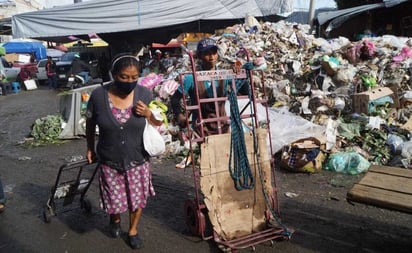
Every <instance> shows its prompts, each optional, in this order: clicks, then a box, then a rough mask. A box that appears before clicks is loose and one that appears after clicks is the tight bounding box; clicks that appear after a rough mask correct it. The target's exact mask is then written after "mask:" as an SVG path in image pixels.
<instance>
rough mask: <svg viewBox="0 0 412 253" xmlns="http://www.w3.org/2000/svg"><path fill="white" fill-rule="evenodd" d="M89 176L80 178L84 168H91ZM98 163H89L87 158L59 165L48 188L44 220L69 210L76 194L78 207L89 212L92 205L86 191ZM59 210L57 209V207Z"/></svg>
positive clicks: (47, 221)
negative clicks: (52, 183) (54, 178)
mask: <svg viewBox="0 0 412 253" xmlns="http://www.w3.org/2000/svg"><path fill="white" fill-rule="evenodd" d="M92 169H93V172H92V175H91V177H90V178H82V176H83V174H84V172H85V170H92ZM97 169H98V164H97V163H92V164H89V162H88V161H87V159H82V160H79V161H75V162H69V163H66V164H63V165H61V166H60V168H59V171H58V174H57V177H56V181H55V183H54V185H53V186H52V187H51V189H50V195H49V198H48V200H47V203H46V206H45V208H44V210H43V219H44V222H46V223H50V222H51V217H53V216H57V214H59V213H65V212H67V211H71V210H73V209H74V208H69V207H70V205H71V204H73V202H74V200H75V199H76V196H79V195H80V197H79V201H80V208H81V209H84V210H85V211H86V212H87V213H90V212H91V209H92V205H91V203H90V201H89V200H88V199H87V198H86V193H87V191H88V190H89V188H90V185H91V184H92V182H93V179H94V177H95V175H96V173H97ZM60 208H61V210H60V211H59V209H60Z"/></svg>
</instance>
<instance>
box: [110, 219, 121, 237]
mask: <svg viewBox="0 0 412 253" xmlns="http://www.w3.org/2000/svg"><path fill="white" fill-rule="evenodd" d="M109 232H110V235H111V236H112V237H113V238H118V237H120V233H121V232H122V229H121V227H120V222H117V223H116V222H112V221H111V222H110V224H109Z"/></svg>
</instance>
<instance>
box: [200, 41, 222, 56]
mask: <svg viewBox="0 0 412 253" xmlns="http://www.w3.org/2000/svg"><path fill="white" fill-rule="evenodd" d="M212 48H215V49H216V50H217V49H218V47H217V44H216V41H215V40H214V39H212V38H205V39H201V40H200V41H199V43H197V50H196V52H197V53H198V54H202V53H204V52H206V51H208V50H210V49H212Z"/></svg>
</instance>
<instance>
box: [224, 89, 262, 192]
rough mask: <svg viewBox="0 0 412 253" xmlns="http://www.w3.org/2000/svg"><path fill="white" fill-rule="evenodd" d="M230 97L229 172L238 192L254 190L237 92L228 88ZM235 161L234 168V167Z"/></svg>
mask: <svg viewBox="0 0 412 253" xmlns="http://www.w3.org/2000/svg"><path fill="white" fill-rule="evenodd" d="M228 92H229V94H228V97H229V102H230V119H231V121H230V127H231V140H230V156H229V171H230V176H231V177H232V179H233V181H234V183H235V188H236V189H237V190H238V191H241V190H243V189H252V188H253V187H254V186H255V181H254V178H253V175H252V171H251V169H250V164H249V159H248V157H247V150H246V143H245V135H244V132H243V127H242V120H241V118H240V113H239V106H238V103H237V97H236V94H235V91H233V89H232V88H231V87H228ZM232 161H233V166H232Z"/></svg>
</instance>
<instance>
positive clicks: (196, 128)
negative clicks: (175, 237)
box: [180, 47, 293, 252]
mask: <svg viewBox="0 0 412 253" xmlns="http://www.w3.org/2000/svg"><path fill="white" fill-rule="evenodd" d="M183 49H184V50H185V51H186V53H187V54H188V55H189V58H190V60H191V63H192V71H191V72H186V73H182V74H181V76H180V79H181V83H182V85H184V82H183V80H184V78H185V75H192V76H193V79H194V82H195V84H196V83H197V82H198V81H200V82H202V81H209V82H210V83H218V81H219V80H231V82H232V85H231V86H232V90H236V80H237V79H248V83H249V85H250V91H249V93H250V94H249V95H247V96H238V95H234V93H233V92H232V93H231V94H229V95H227V96H219V97H218V96H217V95H216V94H217V92H216V89H217V88H215V87H214V85H212V88H213V97H208V98H201V97H200V96H199V94H200V92H199V90H198V89H199V87H198V85H195V90H194V93H195V96H196V99H195V100H196V102H195V104H191V103H190V104H189V103H188V101H189V100H188V99H187V98H186V97H185V94H183V105H184V107H185V114H186V118H187V126H188V129H187V132H188V139H189V141H190V143H189V144H190V145H189V147H190V152H189V158H190V160H191V161H192V163H191V164H192V170H193V178H194V186H195V187H194V188H195V198H194V199H188V200H186V202H185V205H184V215H185V219H186V225H187V227H188V229H189V230H190V232H191V233H193V234H194V235H197V236H200V237H201V238H202V239H203V240H209V239H214V241H215V242H216V243H217V244H218V247H219V248H220V249H222V250H224V251H231V252H237V251H238V250H241V249H245V248H249V247H250V248H252V249H255V246H256V245H258V244H261V243H264V242H270V243H271V244H272V245H273V242H274V241H275V240H282V239H290V237H291V234H292V232H293V231H292V230H291V229H289V228H287V227H286V226H285V225H283V224H282V222H281V220H280V211H279V204H278V198H277V192H278V189H277V186H276V180H275V173H274V160H273V157H272V156H271V154H272V144H271V135H270V129H269V128H270V127H269V125H270V124H269V114H268V110H267V104H266V103H267V101H266V100H265V97H266V95H265V94H263V97H260V98H258V97H257V94H255V87H254V84H253V78H252V75H257V76H260V78H262V79H263V72H262V71H260V72H259V73H253V71H252V70H245V69H243V70H242V72H240V73H234V72H233V71H232V70H219V71H196V70H195V67H194V66H195V62H194V58H193V55H192V52H191V51H189V50H187V49H185V48H184V47H183ZM242 53H243V55H244V56H245V57H246V58H247V61H248V62H249V55H248V52H247V50H245V49H242ZM261 83H262V84H264V80H261ZM182 88H183V89H182V90H184V87H182ZM262 90H263V91H264V90H265V89H264V87H263V89H262ZM242 99H243V100H246V104H245V105H243V107H242V108H238V107H240V106H238V105H236V104H237V101H240V100H242ZM225 101H230V103H231V104H232V102H233V104H235V106H234V107H232V105H231V110H230V113H231V114H232V115H230V116H226V115H220V114H219V111H218V106H219V104H221V103H222V102H225ZM202 103H209V104H210V103H213V104H214V107H215V108H216V115H215V117H208V118H203V117H202V111H201V110H202V106H201V105H202ZM258 104H260V105H264V108H265V113H264V116H262V114H260V115H259V113H258V112H257V105H258ZM239 105H240V104H239ZM233 108H235V109H236V110H235V109H234V110H233V111H232V109H233ZM193 112H195V113H197V118H196V121H195V122H192V120H191V117H190V115H191V114H192V113H193ZM259 117H260V118H259ZM262 118H264V119H262ZM233 121H237V122H241V123H240V124H238V125H239V126H240V125H241V128H242V127H246V128H248V129H247V131H248V133H247V134H244V135H243V131H240V134H239V135H238V136H245V146H247V149H248V150H247V152H245V153H244V154H245V155H244V156H243V157H240V156H237V157H236V158H234V156H232V150H233V148H238V146H237V147H234V146H236V145H237V143H235V144H234V142H233V139H234V135H232V134H233V132H234V129H233V128H232V126H233V125H232V124H231V131H230V133H225V132H223V131H222V129H223V126H224V124H225V122H233ZM245 122H247V123H245ZM261 122H265V124H266V129H263V128H262V124H261ZM207 123H214V124H215V125H217V133H214V134H213V135H209V134H207V133H205V131H204V128H205V127H206V124H207ZM237 132H239V131H237ZM268 140H269V141H268ZM228 143H230V145H229V144H228ZM198 147H200V150H196V149H197V148H198ZM228 150H230V151H228ZM198 153H200V159H197V157H196V156H197V154H198ZM246 156H247V157H248V159H249V161H250V164H251V167H252V169H251V171H250V175H249V176H250V177H249V178H245V177H242V176H240V177H239V175H238V177H237V178H238V179H239V178H241V179H240V181H242V180H243V182H240V183H241V184H244V185H243V186H244V187H245V188H243V189H241V190H239V188H242V187H243V186H240V185H239V180H238V181H237V182H235V183H234V181H235V180H232V179H233V178H234V177H233V174H236V173H233V170H236V168H234V167H236V164H235V162H233V161H234V160H235V159H239V158H240V159H244V157H246ZM228 163H229V166H228ZM232 163H233V165H234V166H232ZM237 165H239V163H237ZM228 167H229V168H228ZM243 176H244V175H243ZM252 177H254V179H252ZM242 190H244V191H242ZM242 223H248V224H246V225H244V224H242ZM249 225H250V226H249ZM248 226H249V227H248Z"/></svg>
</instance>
